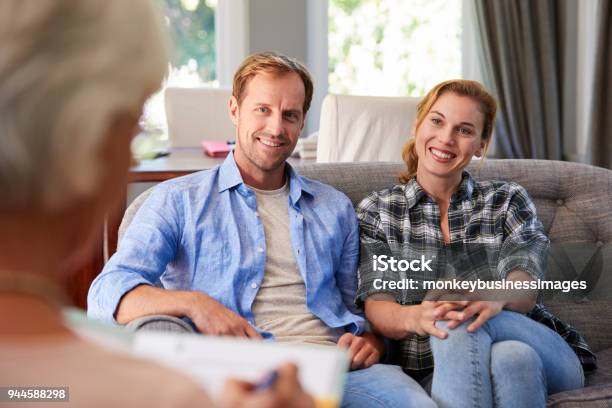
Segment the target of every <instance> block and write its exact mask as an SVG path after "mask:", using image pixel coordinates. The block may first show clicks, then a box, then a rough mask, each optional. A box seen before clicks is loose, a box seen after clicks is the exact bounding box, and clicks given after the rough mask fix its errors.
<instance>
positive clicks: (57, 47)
mask: <svg viewBox="0 0 612 408" xmlns="http://www.w3.org/2000/svg"><path fill="white" fill-rule="evenodd" d="M0 49H1V50H2V58H0V191H2V200H1V201H0V208H7V209H11V208H12V209H18V208H45V209H59V208H64V207H65V206H68V205H69V204H70V203H71V202H74V201H75V200H78V199H80V198H82V197H84V196H88V195H91V194H93V193H94V192H95V191H96V189H98V188H99V183H100V177H101V175H102V173H101V171H102V167H101V166H102V165H101V162H100V161H99V160H100V159H98V157H99V155H98V154H97V152H98V149H99V147H100V146H101V145H102V143H103V142H104V140H103V139H104V137H106V136H108V131H109V126H110V124H111V121H112V120H113V119H114V117H116V115H119V114H122V113H136V112H139V111H140V109H141V108H142V100H143V98H144V97H145V96H146V95H148V94H150V93H151V92H152V91H154V90H155V89H156V88H158V87H159V86H160V85H161V81H162V79H163V77H164V75H165V73H166V70H167V66H168V46H167V41H166V35H165V26H164V22H163V20H162V18H161V16H160V15H159V14H158V13H157V12H156V10H155V9H154V7H153V5H152V2H150V1H149V0H130V1H123V0H104V1H100V0H2V1H0Z"/></svg>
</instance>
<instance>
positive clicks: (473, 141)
mask: <svg viewBox="0 0 612 408" xmlns="http://www.w3.org/2000/svg"><path fill="white" fill-rule="evenodd" d="M483 126H484V115H483V114H482V112H480V110H479V109H478V103H477V102H476V101H475V100H473V99H472V98H470V97H467V96H459V95H457V94H455V93H453V92H445V93H443V94H442V95H440V97H438V99H437V100H436V102H435V103H434V104H433V105H432V107H431V109H430V110H429V112H428V113H427V115H426V116H425V119H424V120H423V122H422V123H421V125H420V126H419V127H418V129H416V134H415V137H416V146H415V149H416V154H417V156H418V158H419V160H418V166H417V177H418V178H420V179H422V178H423V177H427V178H430V177H434V178H439V177H444V178H447V177H451V178H457V180H461V172H462V171H463V169H464V168H465V167H466V166H467V165H468V164H469V163H470V160H471V159H472V157H473V156H478V157H480V156H481V155H482V150H483V149H484V147H485V143H484V141H483V140H482V136H481V135H482V129H483Z"/></svg>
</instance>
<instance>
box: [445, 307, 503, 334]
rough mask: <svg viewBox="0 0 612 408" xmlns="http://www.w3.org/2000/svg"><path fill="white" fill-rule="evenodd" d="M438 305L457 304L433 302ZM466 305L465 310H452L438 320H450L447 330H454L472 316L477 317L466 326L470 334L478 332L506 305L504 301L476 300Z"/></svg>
mask: <svg viewBox="0 0 612 408" xmlns="http://www.w3.org/2000/svg"><path fill="white" fill-rule="evenodd" d="M435 303H437V304H438V307H442V306H444V305H445V304H449V303H453V304H456V303H457V302H444V301H442V302H435ZM464 303H466V306H465V308H463V310H459V309H458V308H457V309H452V310H449V311H448V312H446V313H445V314H444V315H443V316H442V318H441V319H439V320H450V321H449V323H448V328H449V329H454V328H455V327H458V326H459V325H461V324H462V323H463V322H465V321H467V320H468V319H470V318H471V317H472V316H475V315H478V316H477V317H476V319H474V321H473V322H472V323H471V324H470V325H469V326H468V328H467V331H469V332H470V333H472V332H475V331H476V330H478V329H479V328H480V327H481V326H482V325H483V324H485V322H486V321H487V320H489V319H490V318H492V317H493V316H496V315H498V314H499V312H501V311H502V310H503V308H504V306H505V305H506V301H503V300H500V301H490V300H476V301H470V302H464Z"/></svg>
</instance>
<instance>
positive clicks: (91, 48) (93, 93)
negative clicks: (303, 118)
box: [0, 0, 312, 407]
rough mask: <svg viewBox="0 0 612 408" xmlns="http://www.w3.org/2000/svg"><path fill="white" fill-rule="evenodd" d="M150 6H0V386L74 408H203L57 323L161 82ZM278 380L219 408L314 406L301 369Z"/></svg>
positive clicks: (159, 27) (166, 377)
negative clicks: (66, 285) (66, 287)
mask: <svg viewBox="0 0 612 408" xmlns="http://www.w3.org/2000/svg"><path fill="white" fill-rule="evenodd" d="M152 4H153V2H151V1H149V0H130V1H123V0H105V1H100V0H3V1H1V2H0V49H1V50H2V57H1V58H0V191H1V192H2V193H1V197H2V198H1V200H0V225H1V226H2V228H0V248H1V250H0V314H1V315H2V318H1V319H0V385H1V386H3V387H7V386H10V387H25V388H30V389H31V388H33V387H43V388H47V387H67V390H66V389H64V394H62V393H61V392H60V391H59V390H58V391H57V392H55V393H53V392H49V395H50V396H51V397H56V398H61V397H62V396H63V400H64V401H69V404H68V405H69V406H82V407H98V406H99V407H114V406H151V407H153V406H156V407H157V406H159V407H178V406H181V407H183V406H185V407H187V406H200V407H205V406H210V405H211V402H210V400H209V399H208V397H207V396H206V395H205V394H204V392H203V391H202V389H201V387H200V386H198V385H196V384H195V383H193V382H191V381H190V380H189V379H187V378H186V377H184V376H182V375H179V374H178V373H174V372H171V371H168V370H165V369H162V368H161V367H159V366H157V365H155V364H152V363H148V362H145V361H140V360H136V359H132V358H130V357H128V356H125V355H115V354H113V353H110V352H108V351H106V350H103V349H101V348H99V347H97V346H95V345H93V344H91V343H89V342H87V341H85V340H82V339H81V338H79V337H77V335H76V334H75V333H74V332H73V330H71V329H70V327H69V325H68V324H67V323H66V321H64V319H63V316H62V309H61V306H62V305H63V304H64V303H63V298H64V295H63V292H62V290H61V289H60V285H58V282H64V281H65V280H66V279H67V278H68V277H69V275H68V273H70V272H74V271H75V270H77V268H78V267H79V266H81V265H82V263H83V262H84V260H86V259H87V255H88V254H89V252H90V251H91V250H92V249H93V245H92V242H94V241H95V239H94V237H96V235H97V234H99V231H101V222H102V221H103V220H104V216H105V214H106V213H107V212H108V211H109V210H110V207H111V206H112V205H113V204H114V203H115V201H116V198H117V197H121V196H122V194H121V191H122V190H124V189H125V185H126V181H127V171H128V168H129V166H130V161H131V157H130V141H131V139H132V137H133V135H134V134H135V133H136V131H137V129H138V121H139V118H140V116H141V113H142V107H143V103H144V101H145V99H147V97H148V96H150V95H151V93H152V92H153V91H154V90H155V89H157V88H158V87H159V85H160V84H161V81H162V78H163V76H164V74H165V72H166V67H167V64H168V63H167V61H168V58H167V51H166V47H165V44H166V37H165V33H164V23H163V20H162V19H161V18H160V17H159V16H158V15H157V13H156V12H155V10H154V9H153V6H152ZM278 371H279V375H278V380H277V381H276V382H275V384H274V385H273V386H272V387H270V388H269V389H268V390H267V391H262V392H252V390H253V386H252V385H251V384H247V383H243V382H237V381H234V382H231V383H229V385H228V389H227V390H226V391H227V392H226V393H225V396H226V400H225V403H226V405H227V406H243V405H248V406H262V407H263V406H289V405H295V404H297V405H300V406H312V400H311V399H310V397H308V396H307V395H306V394H305V393H304V392H303V391H302V390H301V388H300V386H299V383H298V381H297V374H296V369H295V367H293V366H289V365H287V366H282V367H281V368H280V369H279V370H278ZM66 392H67V393H66ZM3 393H4V394H3V395H2V397H1V398H2V400H3V401H7V400H6V399H4V398H6V397H7V394H6V390H4V391H3ZM39 394H40V391H39ZM26 395H27V394H26ZM53 400H54V398H52V399H47V400H45V402H48V401H53ZM7 402H9V404H10V402H11V401H10V400H8V401H7ZM16 405H21V404H16ZM62 406H64V405H63V404H62Z"/></svg>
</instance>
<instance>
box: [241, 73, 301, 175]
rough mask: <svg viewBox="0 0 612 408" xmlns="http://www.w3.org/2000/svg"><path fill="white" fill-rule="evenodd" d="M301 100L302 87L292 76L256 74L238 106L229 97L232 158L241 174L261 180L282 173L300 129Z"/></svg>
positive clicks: (293, 74)
mask: <svg viewBox="0 0 612 408" xmlns="http://www.w3.org/2000/svg"><path fill="white" fill-rule="evenodd" d="M304 98H305V90H304V83H303V82H302V79H301V78H300V76H299V75H298V74H296V73H294V72H291V73H287V74H281V75H272V74H267V73H259V74H257V75H255V76H254V77H253V78H252V79H251V80H250V81H249V82H248V84H247V86H246V89H245V96H244V98H243V100H242V102H240V103H239V102H238V100H237V99H236V98H235V97H233V96H232V98H231V99H230V117H231V119H232V122H234V125H236V134H237V140H236V148H235V150H234V157H235V160H236V164H238V167H239V168H240V169H241V171H243V172H246V173H248V174H251V175H253V176H255V175H256V174H259V175H261V176H265V174H267V173H274V172H276V171H283V170H284V163H285V160H286V159H287V158H288V157H289V156H290V155H291V153H292V152H293V149H294V148H295V145H296V143H297V141H298V138H299V136H300V132H301V131H302V128H303V127H304V113H303V105H304Z"/></svg>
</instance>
